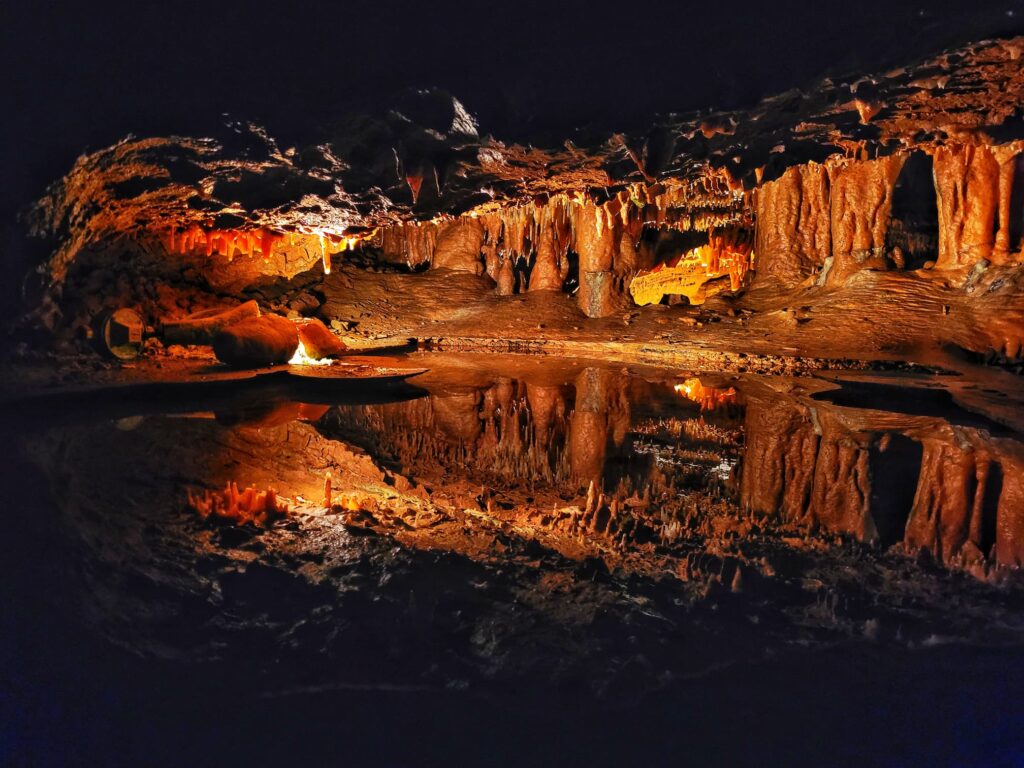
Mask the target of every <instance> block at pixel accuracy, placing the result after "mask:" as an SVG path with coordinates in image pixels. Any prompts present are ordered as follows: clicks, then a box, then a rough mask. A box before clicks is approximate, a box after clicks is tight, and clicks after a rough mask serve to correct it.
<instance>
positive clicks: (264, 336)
mask: <svg viewBox="0 0 1024 768" xmlns="http://www.w3.org/2000/svg"><path fill="white" fill-rule="evenodd" d="M298 346H299V333H298V329H297V328H296V327H295V323H293V322H292V321H291V320H289V319H287V318H285V317H280V316H279V315H263V316H262V317H256V318H252V319H249V320H243V321H241V322H239V323H235V324H234V325H231V326H228V327H227V328H222V329H221V330H220V331H218V332H217V334H216V335H215V336H214V338H213V352H214V354H216V355H217V359H218V360H220V361H221V362H222V363H227V364H228V365H233V366H237V367H240V368H257V367H259V366H263V365H278V364H280V363H286V362H288V360H290V359H291V357H292V355H294V354H295V350H296V349H298Z"/></svg>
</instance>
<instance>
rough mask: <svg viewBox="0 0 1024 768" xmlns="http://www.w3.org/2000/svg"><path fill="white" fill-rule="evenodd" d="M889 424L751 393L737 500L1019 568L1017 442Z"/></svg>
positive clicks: (1022, 498)
mask: <svg viewBox="0 0 1024 768" xmlns="http://www.w3.org/2000/svg"><path fill="white" fill-rule="evenodd" d="M886 426H887V427H890V429H885V430H878V429H877V428H873V425H871V424H867V423H866V424H859V423H849V422H847V421H846V420H845V419H844V416H843V415H842V414H840V413H837V412H835V411H833V410H831V409H828V408H818V407H809V406H805V405H801V404H796V403H792V404H785V403H783V402H781V401H779V400H777V399H771V400H767V401H763V402H762V401H760V400H758V399H756V398H755V399H754V400H752V401H751V402H749V403H748V407H747V417H746V422H745V431H746V442H747V447H746V453H745V456H744V459H743V463H742V472H741V478H740V484H739V487H740V501H741V504H742V505H743V506H744V507H745V508H746V509H747V510H748V511H750V512H753V513H755V514H758V515H768V516H770V517H773V518H778V519H780V520H781V521H783V522H786V523H793V524H796V525H798V526H804V527H809V528H812V529H823V530H825V531H828V532H832V533H838V534H842V535H849V536H852V537H854V538H856V539H858V540H860V541H865V542H871V543H876V544H880V545H882V546H890V545H893V544H902V546H903V547H904V548H905V549H906V550H907V551H908V552H910V553H918V552H925V553H927V554H929V555H930V556H931V557H932V558H933V559H934V560H935V561H936V562H939V563H942V564H944V565H947V566H952V567H961V568H964V569H966V570H969V571H971V572H972V573H975V574H976V575H978V576H982V577H983V576H986V575H989V574H991V573H993V572H994V571H997V570H998V568H999V567H1013V568H1016V567H1019V566H1020V565H1022V564H1024V453H1022V452H1021V450H1020V443H1018V442H1016V441H1013V440H1009V439H1005V440H1004V439H998V438H992V437H991V436H990V435H989V434H988V433H987V432H985V431H983V430H980V429H976V428H968V427H952V426H950V425H949V424H947V423H945V422H943V421H941V420H939V419H935V418H928V417H892V418H891V419H890V422H889V423H888V424H887V425H886ZM908 476H909V477H915V476H916V477H917V483H916V486H915V485H914V484H909V483H906V482H905V479H906V478H907V477H908Z"/></svg>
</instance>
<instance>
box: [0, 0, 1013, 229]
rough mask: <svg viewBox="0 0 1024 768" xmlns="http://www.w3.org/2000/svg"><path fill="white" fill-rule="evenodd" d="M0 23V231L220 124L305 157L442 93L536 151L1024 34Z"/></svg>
mask: <svg viewBox="0 0 1024 768" xmlns="http://www.w3.org/2000/svg"><path fill="white" fill-rule="evenodd" d="M0 14H2V15H3V18H2V19H0V29H2V32H0V34H2V35H3V40H2V45H0V56H2V57H3V62H2V67H0V71H2V72H3V76H4V78H5V79H7V80H8V82H7V86H6V87H5V89H4V91H5V94H4V107H5V108H4V110H3V126H4V128H3V130H4V133H5V134H6V137H5V138H4V140H3V141H2V142H0V144H2V148H0V152H2V157H0V162H2V165H3V168H4V173H3V177H4V179H5V183H4V184H2V185H0V215H2V216H3V218H4V220H5V222H6V221H10V220H11V214H13V213H14V212H15V211H16V210H17V209H18V208H20V207H22V206H24V205H26V204H28V203H29V202H30V201H31V200H32V199H34V198H36V197H38V196H39V195H40V194H41V193H42V191H43V189H44V188H45V185H46V184H47V183H49V182H50V181H52V180H53V179H55V178H57V177H59V176H60V175H61V174H63V173H64V172H65V171H66V170H67V169H68V168H69V167H70V165H71V163H72V162H73V161H74V159H75V157H77V156H78V155H79V154H80V153H81V152H83V151H86V150H90V149H99V148H101V147H104V146H107V145H109V144H111V143H113V142H114V141H116V140H118V139H119V138H122V137H123V136H125V135H127V134H129V133H132V134H135V135H160V134H167V133H171V132H179V133H188V134H204V133H209V132H210V131H211V129H212V128H213V127H215V126H216V125H217V124H218V122H219V121H221V120H222V119H223V118H222V117H221V115H222V114H223V113H230V114H232V115H233V116H235V117H243V118H248V119H252V120H255V121H257V122H260V123H263V124H266V125H267V126H268V127H269V128H270V130H271V133H272V134H274V135H275V136H278V137H280V138H282V139H283V140H284V141H285V142H286V143H291V142H299V141H302V140H303V139H306V140H308V139H309V138H310V137H312V136H315V135H316V132H317V130H318V129H319V127H320V126H322V124H323V123H324V122H325V121H329V120H331V119H332V118H335V117H337V116H339V115H341V114H344V113H346V112H352V111H363V110H368V109H369V110H373V109H380V108H382V107H384V106H386V105H387V104H388V103H389V102H390V101H391V100H393V99H394V97H395V94H396V92H397V91H400V90H401V89H403V88H406V87H410V86H413V87H420V86H434V85H436V86H440V87H443V88H446V89H448V90H450V91H451V92H452V93H454V94H455V95H456V96H458V97H459V98H460V99H461V100H462V101H463V102H464V103H465V104H466V106H467V107H468V109H469V110H470V111H471V112H473V113H474V114H476V115H477V116H478V117H479V118H480V121H481V128H482V130H483V131H486V132H490V133H493V134H494V135H496V136H499V137H501V138H509V139H517V140H524V139H527V140H532V141H535V142H540V143H543V142H545V141H549V140H551V139H553V138H558V137H564V136H565V135H567V134H568V133H569V132H570V131H571V130H573V129H574V128H577V127H580V126H585V125H588V124H591V125H595V126H600V127H602V128H609V129H615V130H628V129H629V128H631V127H634V126H637V125H643V124H644V123H646V122H648V121H649V120H650V119H651V117H652V115H653V113H655V112H657V111H670V110H676V111H683V110H689V109H704V108H708V107H711V106H715V107H723V108H725V107H728V108H732V107H743V106H745V105H749V104H751V103H753V102H755V101H756V100H757V99H759V98H760V97H762V96H764V95H767V94H770V93H773V92H778V91H782V90H785V89H787V88H790V87H795V86H800V85H807V84H810V83H812V82H813V81H814V80H816V79H817V78H818V77H819V76H821V75H823V74H826V73H828V72H833V73H841V72H846V71H873V70H878V69H882V68H884V67H887V66H890V65H892V64H897V63H903V62H906V61H907V60H912V59H913V58H916V57H918V56H921V55H924V54H926V53H929V52H931V51H934V50H936V49H938V48H940V47H943V46H946V45H950V44H953V43H956V42H960V41H965V40H969V39H977V38H980V37H983V36H986V35H992V34H1007V33H1010V32H1015V31H1020V30H1021V25H1022V21H1024V0H971V1H970V2H964V0H959V2H950V1H946V2H910V3H901V2H893V1H892V0H848V2H844V3H823V2H793V1H791V0H774V1H773V0H762V2H760V3H756V4H755V3H736V2H727V1H725V0H705V1H704V2H699V3H691V2H674V3H643V2H626V1H621V2H615V3H594V2H585V1H584V0H568V1H566V2H557V1H556V0H549V2H544V3H539V2H533V1H532V0H519V1H516V2H514V1H513V0H505V1H504V2H482V1H481V2H461V3H460V2H443V3H438V2H433V3H432V2H421V3H409V2H405V3H399V2H389V0H372V1H367V0H350V1H348V2H334V3H328V2H312V1H310V0H291V1H289V0H278V1H277V2H259V1H257V0H250V1H249V2H216V1H214V0H207V1H206V2H197V3H188V2H178V3H171V2H154V1H152V0H149V1H146V0H140V1H138V2H132V3H111V2H107V3H103V2H92V3H85V2H82V3H67V2H52V1H50V2H47V1H46V0H23V2H6V3H3V4H2V7H0Z"/></svg>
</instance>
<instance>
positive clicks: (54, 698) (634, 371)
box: [0, 353, 1024, 766]
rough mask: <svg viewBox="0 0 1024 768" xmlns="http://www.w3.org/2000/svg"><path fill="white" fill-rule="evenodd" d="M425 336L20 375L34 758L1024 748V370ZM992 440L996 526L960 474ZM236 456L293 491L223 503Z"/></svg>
mask: <svg viewBox="0 0 1024 768" xmlns="http://www.w3.org/2000/svg"><path fill="white" fill-rule="evenodd" d="M389 364H390V365H393V366H397V367H398V368H405V369H408V370H409V371H410V372H418V373H417V375H414V376H411V377H409V378H408V379H406V380H404V381H402V382H399V381H390V382H387V383H384V384H379V385H363V386H360V387H355V386H352V385H351V384H346V383H344V382H340V381H334V382H332V381H331V380H330V379H324V378H323V377H317V376H303V375H298V376H292V377H290V378H281V377H277V378H271V377H262V378H261V377H254V378H253V379H251V380H250V381H247V382H241V383H239V385H238V388H237V389H234V390H232V391H231V392H230V393H229V394H228V395H225V394H223V393H221V394H218V393H211V392H209V391H206V390H202V391H199V390H196V391H195V394H194V395H192V394H189V393H187V392H186V393H185V394H180V393H178V394H177V395H176V396H175V398H174V399H173V401H172V400H171V399H168V398H164V399H157V398H154V397H147V396H141V397H135V398H132V397H131V396H129V395H128V394H127V393H126V391H122V392H118V393H115V394H113V395H109V394H108V395H105V394H104V393H102V392H96V393H93V394H91V395H89V396H85V397H80V398H75V399H68V400H67V401H65V402H60V400H59V399H57V398H54V399H51V400H50V401H49V402H48V403H47V404H46V405H45V406H44V405H40V404H39V403H36V404H35V405H32V406H26V405H21V406H17V405H9V406H7V407H6V411H7V412H6V413H5V416H4V420H3V424H4V432H5V442H6V443H7V446H8V452H7V460H6V461H5V462H4V463H3V467H4V474H5V477H4V488H5V491H6V497H7V504H6V505H5V507H6V516H7V521H8V524H7V531H6V533H5V534H4V535H3V536H2V537H0V540H2V544H0V546H2V547H3V550H4V551H3V558H2V562H3V563H4V565H5V570H4V577H3V583H4V585H5V589H4V593H5V595H4V596H5V603H6V607H5V609H4V610H3V612H2V617H3V627H2V628H0V634H2V636H3V638H4V641H3V643H2V644H0V652H2V654H3V665H2V666H3V670H4V677H5V680H4V683H3V685H2V690H3V694H2V695H0V723H2V725H0V750H2V753H0V754H3V755H4V760H5V761H9V762H10V763H11V764H24V765H44V764H54V765H68V764H83V765H99V764H102V765H143V764H144V765H225V764H230V765H233V764H252V765H259V764H269V763H273V764H282V763H285V764H287V763H293V762H299V761H303V762H305V761H308V760H314V759H324V760H331V761H332V762H334V763H341V762H342V761H344V762H345V763H348V764H357V765H362V764H374V765H413V764H415V765H420V764H425V765H437V764H442V763H445V764H455V765H465V764H488V765H502V764H529V765H541V764H554V763H558V764H564V765H604V764H620V765H621V764H644V765H663V764H669V763H671V764H680V763H682V764H688V763H691V762H692V763H694V764H706V763H707V761H709V760H718V761H720V762H725V763H726V764H729V765H772V764H786V765H824V764H828V765H865V764H870V765H918V764H922V765H923V764H927V765H933V766H934V765H989V766H994V765H1017V764H1020V762H1019V761H1020V760H1021V759H1022V758H1021V755H1022V754H1024V751H1022V743H1021V738H1020V733H1022V732H1024V705H1022V704H1021V702H1020V696H1019V692H1020V690H1021V686H1022V684H1024V664H1022V662H1024V585H1022V583H1021V580H1020V578H1019V573H1018V570H1017V568H1016V566H1015V565H1014V563H1013V560H1014V558H1015V557H1019V553H1017V551H1016V550H1014V546H1016V544H1015V541H1016V539H1015V535H1016V534H1015V532H1014V531H1010V532H1009V534H1008V533H1007V526H1008V525H1009V524H1010V523H1009V522H1007V521H1008V520H1009V521H1010V522H1012V520H1014V519H1016V518H1015V517H1014V515H1015V514H1016V513H1018V512H1021V510H1019V509H1018V507H1019V503H1020V499H1019V498H1018V497H1017V496H1015V495H1014V494H1015V493H1016V490H1017V483H1018V482H1020V477H1021V470H1022V468H1024V437H1022V432H1021V431H1020V426H1019V424H1017V423H1016V420H1015V419H1014V418H1013V417H1012V413H1011V416H1010V417H1007V413H1008V411H1007V410H1006V409H1002V410H1001V409H1000V408H999V407H998V393H985V392H984V391H982V390H979V389H978V388H976V387H973V386H972V385H971V384H970V383H966V384H965V383H964V382H963V381H960V380H958V379H957V377H942V376H934V375H910V374H891V375H890V374H883V373H874V374H868V373H849V374H837V375H836V376H834V377H830V378H826V377H824V375H818V376H801V377H781V376H776V377H766V376H758V375H754V374H736V373H709V372H680V371H679V370H677V369H671V370H670V369H664V368H656V367H645V366H639V365H622V364H609V363H601V362H595V361H588V360H578V359H559V358H551V357H536V356H525V355H523V356H517V355H485V354H472V353H464V354H454V353H415V354H409V355H403V356H400V357H398V358H395V359H392V360H389ZM423 369H425V371H424V372H419V371H423ZM300 373H302V372H300ZM993 403H995V404H994V405H993ZM958 451H959V453H957V452H958ZM963 455H967V456H970V457H972V459H971V460H972V461H973V460H974V457H978V456H984V457H986V461H987V462H989V463H988V464H986V466H991V467H994V468H995V469H992V470H991V471H990V474H989V475H986V477H987V478H989V482H990V486H991V488H990V489H989V490H987V491H986V490H984V489H982V491H981V492H979V493H977V494H976V497H977V499H978V500H979V501H978V503H977V504H976V505H975V506H976V510H975V517H976V518H977V519H976V520H975V519H974V518H972V521H973V522H971V523H970V525H972V526H976V530H975V528H972V532H971V534H970V536H969V537H968V538H970V541H971V542H973V543H972V544H971V547H973V549H969V548H968V547H967V545H966V544H964V543H963V541H961V540H959V539H957V538H956V536H955V535H954V534H953V533H951V532H950V529H951V525H952V524H948V521H947V524H945V527H943V526H942V525H937V524H936V523H935V521H934V520H932V519H930V518H929V515H928V510H929V509H934V508H935V507H936V502H934V501H933V502H931V506H929V503H928V502H927V501H926V499H927V498H932V497H933V496H934V497H936V498H938V497H939V496H942V497H943V498H948V497H949V496H950V495H951V494H954V490H955V489H954V490H951V488H952V486H953V484H952V483H951V481H949V480H948V476H949V474H950V472H951V470H950V469H949V467H950V466H959V464H958V463H957V462H960V463H961V464H962V463H963V462H962V461H961V459H962V456H963ZM936 457H939V458H936ZM958 457H960V458H958ZM940 459H941V461H940ZM936 462H938V463H939V465H940V470H939V471H938V472H937V473H936V471H935V466H936ZM972 466H973V465H972ZM943 467H944V469H943ZM328 473H330V475H329V476H330V490H329V492H328V491H327V490H326V489H325V483H326V480H327V477H328ZM232 482H234V483H237V485H238V486H239V487H240V488H243V489H244V488H245V487H246V486H253V487H255V488H257V489H261V490H265V489H267V488H273V489H274V490H275V491H276V492H277V494H278V496H279V497H280V498H281V499H282V500H283V501H284V502H286V503H287V504H288V505H289V507H290V511H289V513H288V515H286V516H284V517H282V518H281V519H279V520H276V521H273V522H270V523H268V524H266V525H262V526H257V525H253V524H244V525H235V524H231V523H229V522H227V521H224V520H217V519H215V518H216V515H214V516H210V517H203V516H202V515H200V514H199V513H198V512H197V511H196V510H195V509H194V508H193V507H192V506H190V504H189V501H188V499H189V495H190V494H192V496H193V498H195V497H196V496H197V495H200V494H203V493H208V494H213V495H216V494H217V493H219V492H220V489H223V488H224V486H225V485H226V484H230V483H232ZM328 493H329V497H328ZM943 494H945V496H943ZM769 508H771V509H772V510H773V513H771V514H770V513H769V512H768V511H767V510H768V509H769ZM965 525H966V523H965ZM961 538H963V537H961ZM979 548H980V550H979ZM974 550H979V551H978V552H974ZM972 552H974V555H975V556H971V555H972Z"/></svg>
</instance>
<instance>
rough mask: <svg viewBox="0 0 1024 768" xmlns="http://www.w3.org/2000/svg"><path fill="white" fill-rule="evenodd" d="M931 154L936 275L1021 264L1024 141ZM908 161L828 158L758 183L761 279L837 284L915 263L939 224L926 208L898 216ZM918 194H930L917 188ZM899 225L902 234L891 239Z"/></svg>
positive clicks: (900, 155)
mask: <svg viewBox="0 0 1024 768" xmlns="http://www.w3.org/2000/svg"><path fill="white" fill-rule="evenodd" d="M929 154H930V156H931V160H932V164H933V169H934V170H933V182H934V183H933V187H934V188H933V190H931V193H932V194H934V196H935V201H936V213H937V219H938V220H937V222H936V229H937V232H938V252H937V254H933V255H932V261H934V267H935V269H938V270H960V269H963V268H966V267H972V266H973V265H974V264H976V263H977V262H979V261H981V260H983V259H985V260H988V261H990V262H992V263H994V264H999V265H1002V264H1012V263H1016V262H1018V261H1019V260H1020V258H1021V254H1020V248H1021V242H1020V239H1021V236H1020V229H1021V221H1020V220H1021V219H1022V218H1024V206H1022V204H1021V200H1020V195H1019V194H1017V195H1015V191H1014V190H1015V185H1014V179H1015V178H1016V177H1017V176H1019V175H1020V170H1019V167H1018V166H1019V157H1020V154H1021V142H1019V141H1018V142H1014V143H1011V144H1005V145H1001V146H988V145H985V144H973V143H961V142H956V143H949V144H947V145H944V146H938V147H934V148H932V149H930V150H929ZM914 159H915V160H916V159H917V158H914ZM907 161H908V153H906V152H897V153H895V154H892V155H888V156H886V157H881V158H876V159H873V160H867V159H851V158H845V157H835V158H829V159H828V160H826V161H825V162H824V163H814V162H810V163H806V164H804V165H799V166H794V167H791V168H789V169H787V170H786V171H785V172H784V173H783V174H782V175H781V176H780V177H779V178H777V179H775V180H773V181H769V182H765V183H764V184H762V185H761V186H760V187H758V189H757V194H756V198H755V211H756V246H755V252H756V253H757V259H758V262H757V283H758V284H764V283H765V282H771V281H774V282H778V283H781V284H783V285H786V286H796V285H799V284H800V283H803V282H804V281H805V280H807V279H808V278H810V277H811V276H813V275H815V274H816V273H820V272H822V271H824V272H825V278H824V282H825V283H826V284H833V285H838V284H842V283H844V282H845V281H846V280H847V279H848V278H849V277H850V276H851V275H852V274H854V273H855V272H857V271H858V270H861V269H883V270H884V269H891V268H904V267H905V266H908V264H907V262H906V256H907V251H908V250H909V251H910V252H911V255H912V256H913V255H919V254H915V252H916V251H919V249H920V243H921V240H922V236H921V235H920V232H921V231H922V230H923V231H924V232H927V230H928V229H929V228H930V227H929V224H928V223H927V222H922V221H920V218H919V217H920V215H921V214H920V212H919V211H920V210H923V211H928V206H927V205H926V204H920V205H918V206H916V207H917V208H918V211H914V212H913V213H911V214H909V215H908V214H907V213H906V211H901V212H900V215H901V216H906V220H904V219H899V220H896V221H894V219H893V200H894V196H895V187H896V184H897V180H898V179H899V178H900V173H901V171H902V169H903V167H904V164H905V163H906V162H907ZM913 165H914V166H915V168H916V165H917V164H916V163H914V164H913ZM915 172H916V171H915ZM913 193H914V194H927V193H928V191H927V190H923V189H920V185H917V188H916V189H915V190H914V192H913ZM915 219H916V220H915ZM893 224H895V225H896V228H897V232H898V236H897V237H896V238H892V237H890V236H889V230H890V226H891V225H893ZM908 225H909V226H908ZM923 239H925V241H927V237H926V235H925V236H924V238H923ZM909 266H911V267H913V266H917V264H916V263H915V262H911V263H910V264H909Z"/></svg>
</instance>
